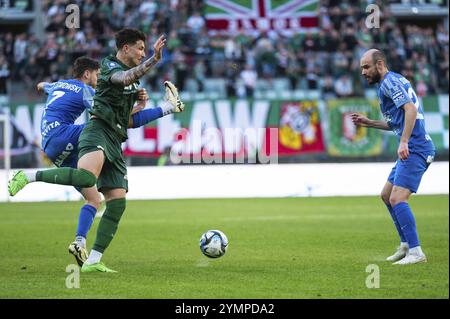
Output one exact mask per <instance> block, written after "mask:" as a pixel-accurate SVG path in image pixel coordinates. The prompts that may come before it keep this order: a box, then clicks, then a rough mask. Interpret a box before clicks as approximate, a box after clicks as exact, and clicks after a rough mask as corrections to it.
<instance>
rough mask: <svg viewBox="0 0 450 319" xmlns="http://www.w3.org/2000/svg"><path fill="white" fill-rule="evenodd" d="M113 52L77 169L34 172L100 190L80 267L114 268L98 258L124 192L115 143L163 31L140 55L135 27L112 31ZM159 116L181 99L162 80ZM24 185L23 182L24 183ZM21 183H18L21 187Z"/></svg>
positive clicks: (141, 39)
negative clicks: (101, 207)
mask: <svg viewBox="0 0 450 319" xmlns="http://www.w3.org/2000/svg"><path fill="white" fill-rule="evenodd" d="M115 38H116V46H117V50H118V51H117V53H116V54H115V55H109V56H107V57H106V58H104V59H103V60H102V62H101V65H100V76H99V77H98V80H97V88H96V92H95V95H94V106H93V108H92V110H91V111H90V114H91V117H90V120H89V121H88V123H87V124H86V126H85V128H84V129H83V132H82V133H81V135H80V138H79V142H78V150H79V154H78V168H77V169H73V168H67V167H66V168H56V169H50V170H45V171H41V172H38V173H37V174H36V179H37V180H38V181H43V182H47V183H54V184H62V185H73V186H77V187H92V186H94V185H95V184H97V188H98V190H99V191H100V192H102V193H103V195H104V197H105V201H106V210H105V212H104V214H103V216H102V218H101V220H100V223H99V225H98V228H97V236H96V239H95V242H94V246H93V248H92V250H91V252H90V254H89V257H88V259H87V260H86V262H84V264H83V266H82V267H81V271H82V272H96V271H99V272H115V271H114V270H112V269H109V268H108V267H106V266H105V265H104V264H103V263H102V262H101V257H102V255H103V253H104V251H105V250H106V248H107V247H108V246H109V244H110V243H111V241H112V239H113V237H114V235H115V233H116V231H117V228H118V224H119V221H120V219H121V217H122V214H123V212H124V211H125V206H126V199H125V197H126V193H127V191H128V180H127V168H126V164H125V159H124V156H123V153H122V148H121V144H122V142H124V141H125V140H126V139H127V138H128V137H127V127H128V124H129V121H130V113H131V110H132V108H133V106H134V104H135V102H136V97H137V91H138V87H139V81H138V80H139V78H141V77H142V76H143V75H144V74H145V73H146V72H147V71H149V70H150V69H151V68H152V67H153V66H154V65H155V64H156V63H157V62H158V61H159V60H161V57H162V49H163V47H164V45H165V43H166V39H165V38H164V36H161V37H159V39H158V40H157V41H156V43H155V44H154V46H153V48H154V54H153V56H152V57H150V58H149V59H147V60H145V61H144V62H142V63H141V61H142V60H143V59H144V58H145V34H144V33H142V32H141V31H139V30H136V29H123V30H121V31H119V32H118V33H116V37H115ZM165 86H166V88H168V89H167V90H166V98H167V100H168V101H169V102H170V103H166V104H163V106H162V111H163V115H166V114H170V113H173V112H181V111H183V109H184V104H183V103H182V102H181V100H180V98H179V94H178V91H177V89H176V87H175V86H174V85H173V84H172V83H170V82H169V81H166V82H165ZM25 185H26V184H25ZM25 185H23V186H22V187H24V186H25Z"/></svg>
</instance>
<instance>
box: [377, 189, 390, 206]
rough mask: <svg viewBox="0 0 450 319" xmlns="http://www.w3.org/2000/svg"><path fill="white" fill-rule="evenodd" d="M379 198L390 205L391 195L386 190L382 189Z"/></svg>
mask: <svg viewBox="0 0 450 319" xmlns="http://www.w3.org/2000/svg"><path fill="white" fill-rule="evenodd" d="M380 196H381V200H382V201H383V202H384V203H385V204H386V205H390V197H391V194H390V193H388V192H385V191H383V192H381V195H380Z"/></svg>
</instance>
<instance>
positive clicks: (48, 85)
mask: <svg viewBox="0 0 450 319" xmlns="http://www.w3.org/2000/svg"><path fill="white" fill-rule="evenodd" d="M56 83H58V82H53V83H45V84H44V92H45V94H50V92H51V90H52V89H53V87H54V86H55V84H56Z"/></svg>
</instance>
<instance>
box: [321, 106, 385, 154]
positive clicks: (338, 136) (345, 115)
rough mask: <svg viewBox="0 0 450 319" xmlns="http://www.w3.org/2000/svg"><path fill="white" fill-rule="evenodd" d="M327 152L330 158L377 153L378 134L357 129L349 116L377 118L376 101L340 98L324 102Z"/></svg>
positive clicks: (379, 143) (373, 131) (380, 145)
mask: <svg viewBox="0 0 450 319" xmlns="http://www.w3.org/2000/svg"><path fill="white" fill-rule="evenodd" d="M327 106H328V109H327V110H328V118H329V122H328V123H329V140H328V152H329V154H330V155H332V156H374V155H379V154H381V151H382V144H381V138H382V135H381V131H380V130H375V129H368V128H366V127H357V126H355V125H354V124H353V122H352V119H351V114H352V113H361V114H363V115H365V116H367V117H368V118H371V119H379V117H380V111H379V109H378V105H377V103H376V100H367V99H340V100H330V101H328V105H327Z"/></svg>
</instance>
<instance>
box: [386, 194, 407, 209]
mask: <svg viewBox="0 0 450 319" xmlns="http://www.w3.org/2000/svg"><path fill="white" fill-rule="evenodd" d="M404 201H405V199H404V198H401V197H400V196H397V195H396V194H392V195H391V196H390V197H389V204H390V205H391V206H392V207H394V206H395V205H397V204H399V203H401V202H404Z"/></svg>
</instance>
